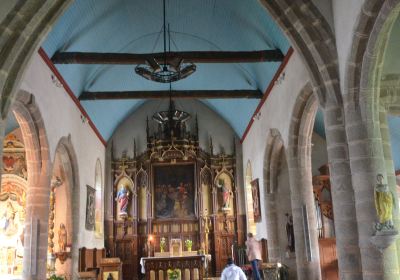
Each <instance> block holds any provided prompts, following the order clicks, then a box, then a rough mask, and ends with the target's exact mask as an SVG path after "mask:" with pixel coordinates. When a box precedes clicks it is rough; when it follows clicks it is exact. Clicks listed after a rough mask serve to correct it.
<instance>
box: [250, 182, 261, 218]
mask: <svg viewBox="0 0 400 280" xmlns="http://www.w3.org/2000/svg"><path fill="white" fill-rule="evenodd" d="M250 185H251V196H252V198H253V213H254V222H256V223H259V222H261V208H260V187H259V185H258V178H257V179H255V180H253V181H251V182H250Z"/></svg>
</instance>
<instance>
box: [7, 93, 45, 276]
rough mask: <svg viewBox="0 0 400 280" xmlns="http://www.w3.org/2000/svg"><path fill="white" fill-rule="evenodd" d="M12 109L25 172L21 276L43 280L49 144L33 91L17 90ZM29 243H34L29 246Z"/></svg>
mask: <svg viewBox="0 0 400 280" xmlns="http://www.w3.org/2000/svg"><path fill="white" fill-rule="evenodd" d="M11 109H12V111H13V113H14V115H15V118H16V120H17V122H18V123H19V125H20V128H21V132H22V137H23V139H24V143H25V150H26V162H27V171H28V187H27V199H26V220H25V234H24V240H25V244H24V258H23V277H24V279H44V278H45V277H46V261H47V241H48V240H47V238H48V237H47V236H48V215H49V203H50V175H51V171H50V170H51V162H50V158H49V157H50V155H49V144H48V140H47V135H46V130H45V126H44V122H43V119H42V117H41V113H40V110H39V108H38V107H37V105H36V103H35V99H34V96H33V95H32V94H30V93H28V92H25V91H19V92H18V95H17V97H16V100H15V101H14V103H13V107H12V108H11ZM32 238H34V239H35V240H32ZM28 244H33V245H31V246H32V248H31V247H30V246H29V245H28ZM32 252H36V253H35V254H33V253H32Z"/></svg>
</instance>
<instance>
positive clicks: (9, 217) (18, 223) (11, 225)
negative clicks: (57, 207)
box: [0, 111, 28, 279]
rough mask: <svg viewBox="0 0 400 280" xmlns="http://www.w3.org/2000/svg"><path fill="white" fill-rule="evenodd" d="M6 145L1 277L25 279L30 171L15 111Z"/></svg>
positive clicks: (0, 201)
mask: <svg viewBox="0 0 400 280" xmlns="http://www.w3.org/2000/svg"><path fill="white" fill-rule="evenodd" d="M2 145H3V146H2V147H3V165H2V166H3V168H2V174H1V188H0V278H1V279H22V272H23V256H24V233H25V219H26V210H25V208H26V194H27V188H28V182H27V179H28V178H27V177H28V172H27V166H26V152H25V144H24V141H23V137H22V132H21V128H20V125H19V123H18V122H17V120H16V119H15V115H14V113H13V112H11V111H10V112H9V114H8V116H7V126H6V128H5V138H4V141H3V143H2Z"/></svg>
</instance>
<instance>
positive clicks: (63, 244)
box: [58, 223, 67, 252]
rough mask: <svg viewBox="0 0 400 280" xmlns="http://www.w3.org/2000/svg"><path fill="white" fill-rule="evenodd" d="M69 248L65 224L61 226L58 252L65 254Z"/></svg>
mask: <svg viewBox="0 0 400 280" xmlns="http://www.w3.org/2000/svg"><path fill="white" fill-rule="evenodd" d="M66 247H67V229H66V228H65V225H64V224H63V223H61V224H60V228H59V229H58V250H59V251H60V252H65V248H66Z"/></svg>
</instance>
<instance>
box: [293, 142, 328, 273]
mask: <svg viewBox="0 0 400 280" xmlns="http://www.w3.org/2000/svg"><path fill="white" fill-rule="evenodd" d="M295 149H296V147H289V154H288V166H289V181H290V191H291V202H292V213H293V227H294V238H295V250H296V263H297V278H298V279H299V280H315V279H321V269H320V263H319V247H318V231H317V223H316V215H315V214H316V213H315V204H314V194H313V188H312V178H311V164H310V159H308V161H307V160H305V161H303V162H302V163H301V162H300V161H299V158H298V157H297V155H296V154H301V155H303V156H304V155H309V156H308V157H310V151H309V149H310V145H309V146H308V147H307V146H305V147H301V149H298V150H303V151H298V152H296V151H295ZM304 149H305V150H307V151H304ZM306 157H307V156H306ZM303 206H305V207H306V208H307V213H308V225H309V231H308V234H309V236H310V253H311V256H312V257H311V261H309V260H308V259H307V248H306V244H305V235H304V225H303V215H302V208H303Z"/></svg>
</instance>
